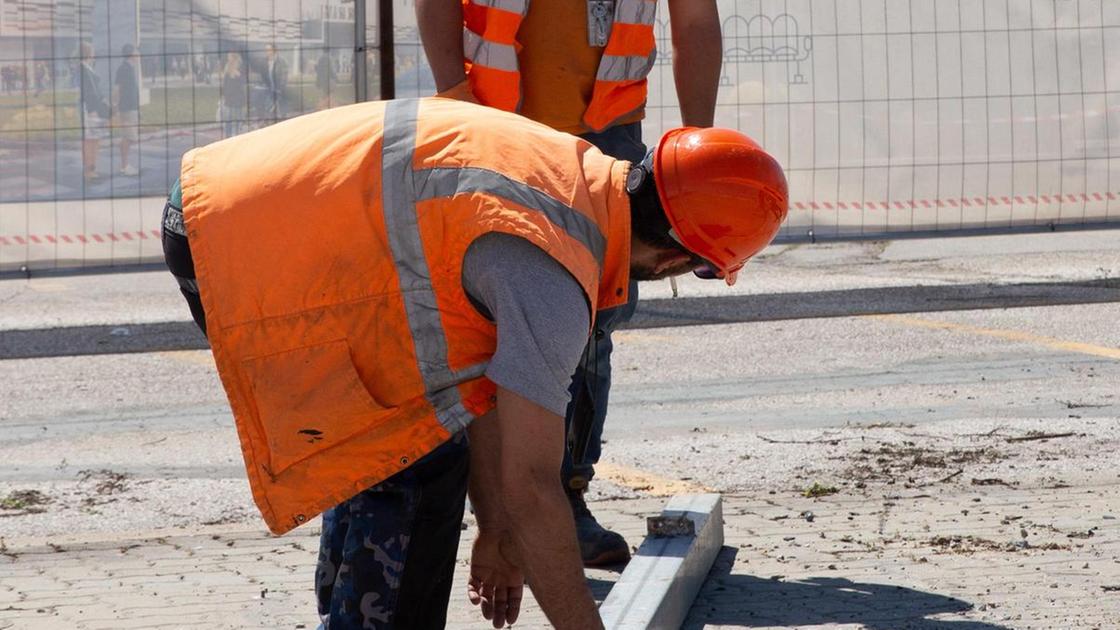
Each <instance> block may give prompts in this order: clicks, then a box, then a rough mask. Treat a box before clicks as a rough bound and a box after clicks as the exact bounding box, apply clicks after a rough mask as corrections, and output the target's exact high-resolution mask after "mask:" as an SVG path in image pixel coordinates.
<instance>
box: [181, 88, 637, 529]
mask: <svg viewBox="0 0 1120 630" xmlns="http://www.w3.org/2000/svg"><path fill="white" fill-rule="evenodd" d="M628 168H629V165H628V164H627V163H625V162H621V161H616V160H614V159H611V158H609V157H606V156H604V155H603V154H601V153H599V151H597V150H596V149H594V148H593V147H592V146H591V145H590V144H588V143H586V142H583V141H581V140H579V139H578V138H575V137H573V136H569V135H567V134H563V133H559V132H555V131H553V130H551V129H549V128H548V127H545V126H544V125H540V124H537V123H534V122H532V121H530V120H527V119H525V118H522V117H520V116H515V115H513V114H508V113H505V112H501V111H498V110H495V109H492V108H487V107H481V106H478V105H472V104H468V103H461V102H458V101H452V100H448V99H441V98H429V99H420V100H401V101H389V102H378V103H362V104H358V105H352V106H349V107H342V108H338V109H332V110H328V111H323V112H320V113H316V114H311V115H308V116H303V117H300V118H295V119H292V120H289V121H285V122H282V123H280V124H277V125H274V126H272V127H268V128H265V129H261V130H259V131H254V132H252V133H248V134H245V135H242V136H238V137H235V138H231V139H228V140H223V141H221V142H217V143H215V144H211V145H209V146H206V147H203V148H200V149H195V150H193V151H191V152H190V153H188V154H187V155H186V156H185V157H184V158H183V169H182V190H183V204H184V208H183V210H184V217H185V223H186V230H187V235H188V238H189V239H190V244H191V250H192V253H193V256H194V262H195V271H196V273H197V276H198V286H199V289H200V292H201V296H202V304H203V307H204V309H205V312H206V321H207V330H208V336H209V338H210V345H211V348H212V349H213V353H214V359H215V362H216V363H217V367H218V373H219V374H220V376H221V379H222V384H223V385H224V386H225V389H226V394H227V395H228V397H229V401H230V407H231V409H232V411H233V415H234V418H235V420H236V422H237V430H238V435H239V437H240V441H241V447H242V451H243V454H244V456H245V467H246V471H247V472H248V476H249V481H250V485H251V486H252V490H253V498H254V499H255V500H256V502H257V505H258V506H259V508H260V510H261V514H262V515H263V516H264V519H265V521H266V522H267V523H268V526H269V528H270V529H271V530H272V531H274V532H276V533H283V532H285V531H288V530H290V529H292V528H293V527H296V526H298V525H299V524H301V523H303V522H305V521H307V520H308V519H310V518H312V517H313V516H315V515H316V514H318V513H319V512H321V511H323V510H324V509H327V508H329V507H331V506H334V505H336V504H338V503H340V502H342V501H344V500H346V499H348V498H349V497H351V496H353V495H355V494H357V493H358V492H361V491H362V490H364V489H366V488H368V487H370V486H372V485H374V484H376V483H378V482H380V481H382V480H384V479H386V478H387V477H390V476H391V475H393V474H394V473H396V472H398V471H400V470H402V469H404V468H406V467H407V466H408V465H409V464H410V463H412V462H414V461H416V460H417V459H419V458H420V457H423V456H424V455H425V454H426V453H428V452H430V451H431V450H433V449H434V448H436V447H437V446H439V445H440V444H441V443H443V442H445V441H446V440H447V439H448V438H449V437H450V436H451V435H452V434H453V433H455V432H456V431H459V430H460V429H462V428H463V427H465V426H466V425H467V424H468V423H469V422H470V421H471V420H472V419H473V418H475V417H478V416H480V415H482V414H483V413H486V412H487V411H489V410H490V409H492V408H493V406H494V393H495V386H494V384H493V383H492V382H490V381H489V380H487V379H486V378H485V377H483V376H482V374H483V372H484V370H485V368H486V365H487V362H488V361H489V359H490V357H491V356H492V355H493V353H494V350H495V342H496V339H495V328H494V325H493V324H492V323H490V322H489V321H487V320H486V319H484V318H483V317H482V316H481V315H479V314H478V312H476V310H475V308H474V307H473V306H472V305H471V303H470V301H469V299H468V297H467V295H466V293H465V292H464V291H463V288H462V278H461V275H462V263H463V256H464V254H465V253H466V250H467V247H468V246H469V245H470V244H471V242H473V241H474V240H475V239H476V238H478V237H479V236H480V235H482V234H485V233H487V232H506V233H509V234H513V235H517V236H520V237H523V238H525V239H527V240H528V241H530V242H532V243H533V244H534V245H537V246H538V247H540V248H541V249H542V250H544V251H545V252H547V253H548V254H549V255H550V256H552V257H553V258H554V259H556V260H557V261H558V262H559V263H560V264H561V265H563V266H564V267H565V268H566V269H567V270H568V271H569V272H570V273H571V274H572V276H573V277H575V279H576V280H577V281H578V282H579V284H580V285H581V286H582V287H583V289H584V291H585V292H586V294H587V296H588V301H589V304H590V306H592V308H591V312H592V313H594V312H595V311H597V310H601V309H603V308H606V307H609V306H613V305H618V304H623V303H625V301H626V284H627V281H628V276H629V258H630V213H629V200H628V198H627V196H626V192H625V184H624V182H625V178H626V174H627V171H628Z"/></svg>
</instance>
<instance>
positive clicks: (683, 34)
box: [669, 0, 723, 127]
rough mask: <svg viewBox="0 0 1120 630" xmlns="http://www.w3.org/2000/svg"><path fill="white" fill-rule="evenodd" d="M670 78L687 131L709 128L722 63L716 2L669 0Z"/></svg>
mask: <svg viewBox="0 0 1120 630" xmlns="http://www.w3.org/2000/svg"><path fill="white" fill-rule="evenodd" d="M669 20H670V24H671V25H672V32H673V78H674V79H675V82H676V85H677V98H678V99H679V101H680V105H681V120H682V122H683V123H684V125H685V126H687V127H711V126H712V124H713V120H714V118H715V110H716V96H717V94H718V92H719V72H720V65H721V64H722V63H723V40H722V37H721V34H720V24H719V9H718V8H717V7H716V0H669Z"/></svg>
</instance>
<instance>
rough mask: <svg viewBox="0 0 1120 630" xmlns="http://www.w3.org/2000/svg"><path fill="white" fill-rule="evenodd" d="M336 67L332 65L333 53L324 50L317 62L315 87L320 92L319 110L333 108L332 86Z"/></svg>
mask: <svg viewBox="0 0 1120 630" xmlns="http://www.w3.org/2000/svg"><path fill="white" fill-rule="evenodd" d="M334 82H335V76H334V65H333V64H332V63H331V53H330V51H328V50H324V51H322V52H321V53H319V60H318V61H316V62H315V87H316V88H317V89H318V90H319V107H318V108H319V109H327V108H328V107H330V106H331V86H333V85H334Z"/></svg>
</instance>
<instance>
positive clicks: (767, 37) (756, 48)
mask: <svg viewBox="0 0 1120 630" xmlns="http://www.w3.org/2000/svg"><path fill="white" fill-rule="evenodd" d="M723 43H724V46H725V48H724V53H723V60H724V63H784V64H786V80H787V82H788V83H789V84H790V85H806V84H807V83H808V81H807V80H806V79H805V75H804V74H802V72H801V63H802V62H803V61H807V60H808V59H809V56H810V55H812V53H813V37H812V35H805V36H802V35H801V29H800V26H799V25H798V23H797V18H795V17H794V16H792V15H790V14H789V13H782V14H779V15H777V16H775V17H770V16H768V15H765V14H762V13H760V14H758V15H755V16H753V17H750V18H744V17H743V16H741V15H733V16H731V17H730V18H728V19H727V20H725V21H724V23H723Z"/></svg>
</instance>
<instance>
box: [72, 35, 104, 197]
mask: <svg viewBox="0 0 1120 630" xmlns="http://www.w3.org/2000/svg"><path fill="white" fill-rule="evenodd" d="M78 49H79V64H78V65H79V68H78V70H79V72H80V73H81V79H80V81H81V87H80V90H81V94H80V102H81V107H80V110H81V112H80V113H81V118H82V175H83V178H84V179H85V181H86V182H87V183H88V182H92V181H94V180H96V179H97V178H99V177H100V174H99V173H98V172H97V152H98V150H99V149H100V145H101V139H102V138H104V137H105V136H106V135H107V134H108V123H109V116H110V109H109V103H108V101H106V99H105V93H104V92H103V91H102V87H101V77H100V76H99V75H98V74H97V71H96V70H95V69H94V67H93V59H94V57H93V53H94V50H93V44H91V43H89V42H82V43H81V44H80V45H79V47H78Z"/></svg>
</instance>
